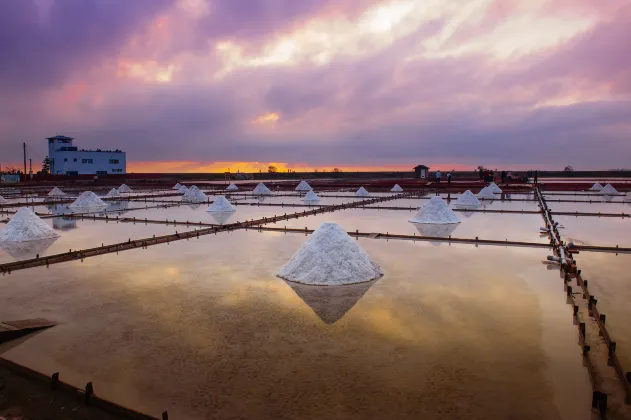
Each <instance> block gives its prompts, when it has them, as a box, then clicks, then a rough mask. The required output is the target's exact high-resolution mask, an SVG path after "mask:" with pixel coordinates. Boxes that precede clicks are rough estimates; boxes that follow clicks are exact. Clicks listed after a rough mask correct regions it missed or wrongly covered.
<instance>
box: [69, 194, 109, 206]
mask: <svg viewBox="0 0 631 420" xmlns="http://www.w3.org/2000/svg"><path fill="white" fill-rule="evenodd" d="M68 207H70V208H71V209H76V208H94V207H107V203H106V202H105V201H103V200H101V199H100V198H99V197H98V196H97V195H96V194H94V193H93V192H92V191H86V192H84V193H81V195H80V196H79V197H77V199H76V200H75V201H74V203H72V204H70V205H69V206H68Z"/></svg>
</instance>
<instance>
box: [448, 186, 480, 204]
mask: <svg viewBox="0 0 631 420" xmlns="http://www.w3.org/2000/svg"><path fill="white" fill-rule="evenodd" d="M481 205H482V203H480V200H478V199H477V198H475V195H473V193H472V192H471V190H467V191H465V192H464V194H462V195H461V196H460V197H458V199H457V200H456V201H455V202H454V206H456V207H465V206H466V207H473V206H481Z"/></svg>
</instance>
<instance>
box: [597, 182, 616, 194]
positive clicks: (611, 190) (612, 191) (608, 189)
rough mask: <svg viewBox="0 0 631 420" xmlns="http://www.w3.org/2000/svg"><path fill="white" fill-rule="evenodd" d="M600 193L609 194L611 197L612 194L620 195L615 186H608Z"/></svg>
mask: <svg viewBox="0 0 631 420" xmlns="http://www.w3.org/2000/svg"><path fill="white" fill-rule="evenodd" d="M600 193H601V194H609V195H611V194H618V190H617V189H615V188H614V187H613V185H611V184H607V185H605V187H604V188H603V189H602V190H600Z"/></svg>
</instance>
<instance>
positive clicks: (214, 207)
mask: <svg viewBox="0 0 631 420" xmlns="http://www.w3.org/2000/svg"><path fill="white" fill-rule="evenodd" d="M206 211H209V212H228V211H237V208H236V207H235V206H233V205H232V204H230V201H228V199H227V198H226V197H224V196H223V195H218V196H217V197H215V201H214V202H213V203H212V204H211V205H210V207H208V210H206Z"/></svg>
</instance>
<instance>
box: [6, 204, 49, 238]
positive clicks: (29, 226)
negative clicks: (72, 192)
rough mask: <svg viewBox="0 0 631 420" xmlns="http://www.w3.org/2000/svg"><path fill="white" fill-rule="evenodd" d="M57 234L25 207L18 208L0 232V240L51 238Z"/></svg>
mask: <svg viewBox="0 0 631 420" xmlns="http://www.w3.org/2000/svg"><path fill="white" fill-rule="evenodd" d="M58 236H59V235H58V234H57V232H55V231H54V230H53V228H52V227H50V226H48V223H46V222H45V221H43V220H42V219H40V218H39V217H38V216H37V215H36V214H35V213H33V212H32V211H31V210H29V209H28V208H27V207H22V208H20V209H19V210H18V211H17V212H16V213H15V214H14V215H13V217H11V220H10V221H9V223H7V225H6V226H5V228H4V229H3V230H2V231H1V232H0V242H23V241H39V240H42V239H52V238H56V237H58Z"/></svg>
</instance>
